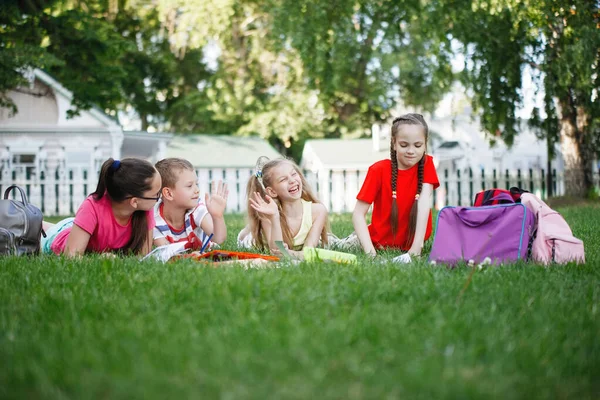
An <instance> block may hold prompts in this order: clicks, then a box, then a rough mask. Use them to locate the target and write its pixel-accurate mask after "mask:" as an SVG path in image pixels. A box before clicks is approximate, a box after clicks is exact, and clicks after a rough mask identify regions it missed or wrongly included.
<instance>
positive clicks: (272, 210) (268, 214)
mask: <svg viewBox="0 0 600 400" xmlns="http://www.w3.org/2000/svg"><path fill="white" fill-rule="evenodd" d="M250 206H251V207H252V208H253V209H254V210H255V211H256V212H257V214H258V217H259V218H260V221H261V224H262V227H263V230H264V232H265V236H266V237H267V243H268V244H269V249H271V251H274V249H277V246H276V245H275V242H276V241H278V240H283V232H282V230H281V220H280V218H281V217H280V214H279V208H278V207H277V203H275V201H274V200H273V199H272V198H271V197H269V196H266V200H265V199H263V198H262V196H261V195H260V194H259V193H254V196H253V197H251V198H250Z"/></svg>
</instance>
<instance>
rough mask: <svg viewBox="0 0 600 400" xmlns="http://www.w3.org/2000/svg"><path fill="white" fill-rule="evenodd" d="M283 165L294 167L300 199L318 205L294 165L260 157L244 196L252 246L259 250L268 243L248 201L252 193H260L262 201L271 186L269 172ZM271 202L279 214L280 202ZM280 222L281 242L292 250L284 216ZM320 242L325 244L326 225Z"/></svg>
mask: <svg viewBox="0 0 600 400" xmlns="http://www.w3.org/2000/svg"><path fill="white" fill-rule="evenodd" d="M283 163H289V164H290V165H292V166H293V167H294V169H295V170H296V172H297V173H298V176H299V177H300V181H301V182H302V196H301V197H302V199H303V200H305V201H310V202H313V203H320V201H319V199H318V198H317V196H315V195H314V194H313V192H312V190H311V189H310V187H309V186H308V183H307V182H306V179H305V178H304V175H303V174H302V171H300V168H299V167H298V166H297V165H296V163H294V162H293V161H291V160H288V159H286V158H278V159H275V160H270V161H269V159H268V158H267V157H260V158H259V159H258V161H257V162H256V169H255V171H254V174H253V175H252V176H251V177H250V180H249V181H248V186H247V187H246V195H247V198H248V225H249V226H250V232H251V233H252V238H253V239H254V245H255V246H256V247H257V248H259V249H261V250H264V249H265V248H267V247H268V243H267V241H266V238H265V237H264V232H263V228H262V224H261V223H260V219H259V218H258V213H257V212H256V211H255V210H254V209H253V208H252V207H251V206H250V201H249V200H250V198H251V196H252V194H253V193H254V192H258V193H260V195H261V196H262V197H263V199H264V198H265V196H266V195H267V193H266V191H265V189H266V188H267V187H269V186H270V185H271V183H272V181H271V180H272V179H273V174H272V173H271V171H272V170H273V169H274V168H275V167H277V166H279V165H281V164H283ZM273 200H274V201H275V202H276V203H277V207H278V208H279V211H280V212H281V202H280V201H279V199H278V198H275V199H273ZM280 221H281V231H282V234H283V241H284V242H285V243H286V244H287V245H288V247H289V248H290V249H293V248H294V243H293V242H294V238H293V236H292V233H291V231H290V228H289V226H288V223H287V219H286V218H285V216H283V218H281V219H280ZM321 241H322V242H323V243H327V224H326V225H325V226H324V227H323V232H321Z"/></svg>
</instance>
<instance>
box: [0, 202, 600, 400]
mask: <svg viewBox="0 0 600 400" xmlns="http://www.w3.org/2000/svg"><path fill="white" fill-rule="evenodd" d="M560 211H561V212H562V213H563V215H564V216H565V217H566V219H567V221H568V222H569V223H570V225H571V227H572V228H573V231H574V233H575V235H576V236H578V237H580V238H581V239H583V240H584V242H585V246H586V257H587V261H588V262H587V264H586V265H584V266H576V265H567V266H562V267H551V268H543V267H539V266H532V265H526V264H518V265H514V266H503V267H494V268H487V269H483V270H481V271H477V272H476V273H475V274H474V275H473V277H472V281H471V283H470V285H468V287H467V288H466V290H465V291H464V293H463V295H462V296H459V293H460V292H461V290H462V289H463V288H464V287H465V283H466V282H467V280H468V277H469V274H470V273H471V270H470V269H468V268H465V267H461V268H457V269H453V270H449V269H446V268H444V267H439V266H438V267H431V266H428V265H427V264H426V262H425V261H420V262H417V263H415V264H413V265H410V266H400V265H393V264H383V265H380V264H374V263H372V262H371V261H369V260H367V259H366V258H363V257H361V263H360V264H359V265H355V266H343V265H334V264H306V263H303V264H300V265H297V266H289V265H288V266H283V267H281V268H278V269H259V270H258V269H255V270H244V269H242V268H240V267H228V268H210V267H203V266H201V265H199V264H196V263H194V262H191V261H180V262H177V263H170V264H167V265H162V264H158V263H153V262H150V263H139V262H138V261H137V260H136V259H132V258H130V259H124V260H112V259H106V258H101V257H86V258H85V259H83V260H65V259H62V258H59V257H43V258H30V259H26V258H4V259H1V260H0V262H1V263H2V266H1V267H0V360H2V361H1V362H2V364H1V365H2V368H1V370H0V398H77V399H80V398H83V399H85V398H127V399H130V398H145V399H146V398H159V399H162V398H223V399H239V398H257V399H263V398H286V399H287V398H292V399H295V398H344V399H346V398H350V399H355V398H377V399H379V398H409V399H431V398H446V399H456V398H480V399H489V398H498V399H515V398H522V399H532V398H552V399H554V398H558V399H563V398H564V399H597V398H600V379H599V377H600V340H599V333H600V320H599V316H598V314H599V312H600V310H599V308H600V273H599V269H598V265H599V264H600V233H598V226H600V208H599V207H598V206H593V205H592V206H586V207H578V208H576V207H570V208H564V209H560ZM242 225H243V219H242V218H241V217H240V216H230V217H229V218H228V226H229V228H230V236H231V239H230V240H231V241H230V242H229V243H228V244H227V245H226V246H225V247H229V248H231V247H232V243H233V238H234V236H235V234H236V233H237V231H238V230H239V229H240V228H241V226H242ZM332 228H333V231H334V233H336V234H338V235H339V236H343V235H345V234H347V233H350V232H351V231H352V226H351V222H350V216H349V215H341V216H332Z"/></svg>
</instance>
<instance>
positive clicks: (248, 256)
mask: <svg viewBox="0 0 600 400" xmlns="http://www.w3.org/2000/svg"><path fill="white" fill-rule="evenodd" d="M177 258H191V259H193V260H198V261H216V262H219V261H232V260H255V259H261V260H266V261H279V257H276V256H267V255H265V254H256V253H248V252H245V251H229V250H211V251H209V252H206V253H202V254H200V252H197V251H195V252H192V253H187V254H181V255H178V256H177Z"/></svg>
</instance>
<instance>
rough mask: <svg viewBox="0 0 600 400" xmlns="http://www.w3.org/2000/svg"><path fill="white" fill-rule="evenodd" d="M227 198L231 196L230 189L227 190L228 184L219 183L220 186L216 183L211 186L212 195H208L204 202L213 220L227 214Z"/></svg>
mask: <svg viewBox="0 0 600 400" xmlns="http://www.w3.org/2000/svg"><path fill="white" fill-rule="evenodd" d="M227 196H229V189H227V184H226V183H223V181H219V183H218V184H217V183H215V182H213V183H212V184H211V192H210V195H209V194H208V193H206V196H204V202H205V203H206V209H207V210H208V212H209V214H210V215H211V216H212V217H213V218H214V217H222V216H223V214H224V213H225V208H227Z"/></svg>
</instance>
